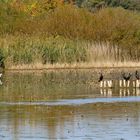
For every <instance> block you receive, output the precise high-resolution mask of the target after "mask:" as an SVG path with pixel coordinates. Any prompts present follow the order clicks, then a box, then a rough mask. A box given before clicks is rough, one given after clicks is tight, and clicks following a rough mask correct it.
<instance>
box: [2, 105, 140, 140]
mask: <svg viewBox="0 0 140 140" xmlns="http://www.w3.org/2000/svg"><path fill="white" fill-rule="evenodd" d="M87 108H88V109H87ZM130 108H131V109H130ZM139 118H140V104H139V103H127V104H126V103H125V104H124V103H121V104H120V103H116V104H99V103H98V104H90V105H84V106H51V107H50V106H12V107H11V106H5V107H3V106H0V130H1V131H0V139H3V140H10V139H11V140H19V139H22V140H28V139H36V140H42V139H44V140H50V139H69V140H73V139H76V140H81V139H97V140H100V139H104V140H112V139H121V138H122V139H127V140H132V139H135V140H137V139H139V138H140V131H139V130H140V119H139ZM120 124H121V126H120Z"/></svg>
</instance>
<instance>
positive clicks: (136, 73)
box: [135, 70, 140, 80]
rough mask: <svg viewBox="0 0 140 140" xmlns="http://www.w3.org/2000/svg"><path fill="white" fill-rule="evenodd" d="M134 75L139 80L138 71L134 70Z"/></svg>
mask: <svg viewBox="0 0 140 140" xmlns="http://www.w3.org/2000/svg"><path fill="white" fill-rule="evenodd" d="M135 77H136V79H137V80H140V75H139V73H138V71H137V70H136V72H135Z"/></svg>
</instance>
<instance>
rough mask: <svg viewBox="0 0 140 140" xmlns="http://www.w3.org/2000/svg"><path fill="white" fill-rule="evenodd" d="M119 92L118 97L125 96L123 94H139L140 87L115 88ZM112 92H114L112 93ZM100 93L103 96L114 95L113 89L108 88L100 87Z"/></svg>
mask: <svg viewBox="0 0 140 140" xmlns="http://www.w3.org/2000/svg"><path fill="white" fill-rule="evenodd" d="M117 91H118V93H119V95H118V96H119V97H125V96H140V88H132V89H128V88H120V89H118V90H117ZM113 93H114V94H113ZM100 94H101V95H102V96H104V97H112V96H116V93H115V90H114V89H110V88H104V89H103V88H101V89H100Z"/></svg>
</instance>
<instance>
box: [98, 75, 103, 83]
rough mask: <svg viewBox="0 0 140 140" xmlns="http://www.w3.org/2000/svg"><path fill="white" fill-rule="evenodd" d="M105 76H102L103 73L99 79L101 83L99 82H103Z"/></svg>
mask: <svg viewBox="0 0 140 140" xmlns="http://www.w3.org/2000/svg"><path fill="white" fill-rule="evenodd" d="M103 78H104V77H103V75H102V73H101V75H100V77H99V81H98V82H101V81H102V80H103Z"/></svg>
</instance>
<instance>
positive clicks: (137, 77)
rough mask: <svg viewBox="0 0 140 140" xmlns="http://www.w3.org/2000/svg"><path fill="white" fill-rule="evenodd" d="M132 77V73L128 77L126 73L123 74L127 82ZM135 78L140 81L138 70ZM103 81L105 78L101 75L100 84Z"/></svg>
mask: <svg viewBox="0 0 140 140" xmlns="http://www.w3.org/2000/svg"><path fill="white" fill-rule="evenodd" d="M131 76H132V74H131V73H129V74H128V75H126V74H125V73H122V78H123V79H124V80H125V81H129V80H130V78H131ZM135 78H136V79H137V80H140V74H139V73H138V71H137V70H136V72H135ZM103 80H104V76H103V74H102V73H101V74H100V77H99V81H98V82H101V81H103Z"/></svg>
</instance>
